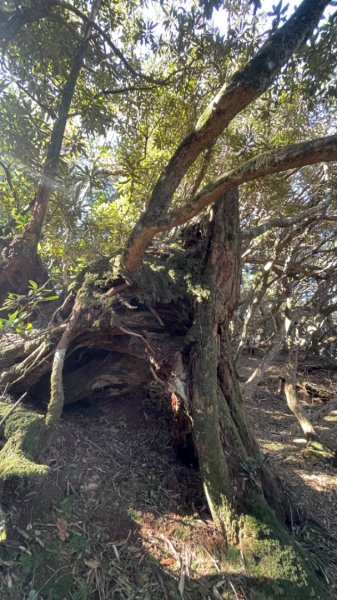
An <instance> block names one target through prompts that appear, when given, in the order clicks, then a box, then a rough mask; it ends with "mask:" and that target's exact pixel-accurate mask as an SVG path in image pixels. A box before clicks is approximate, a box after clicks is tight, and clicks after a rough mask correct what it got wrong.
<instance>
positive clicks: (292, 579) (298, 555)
mask: <svg viewBox="0 0 337 600" xmlns="http://www.w3.org/2000/svg"><path fill="white" fill-rule="evenodd" d="M249 504H250V506H249V514H248V513H246V514H245V515H243V516H242V523H241V525H242V527H241V536H240V549H241V552H242V556H243V557H244V562H245V567H246V570H247V572H248V573H249V575H250V576H251V577H252V581H255V584H254V585H253V587H254V595H253V596H252V598H254V600H272V599H276V598H287V600H309V599H310V598H315V600H323V598H324V596H323V595H322V583H321V582H320V581H319V579H318V576H316V574H315V572H314V569H313V567H312V565H311V562H310V559H309V557H308V556H305V554H304V552H302V550H301V548H300V547H299V546H298V545H296V544H295V543H294V540H293V538H292V537H291V536H290V535H289V534H288V533H287V531H286V530H285V529H284V528H283V527H281V526H280V524H279V523H278V521H277V520H276V518H275V516H274V513H273V512H272V511H271V510H270V508H269V506H268V505H267V504H266V502H265V501H264V500H263V498H259V497H256V498H254V499H253V500H252V502H249Z"/></svg>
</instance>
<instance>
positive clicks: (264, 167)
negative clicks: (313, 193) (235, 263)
mask: <svg viewBox="0 0 337 600" xmlns="http://www.w3.org/2000/svg"><path fill="white" fill-rule="evenodd" d="M335 160H337V135H333V136H329V137H326V138H319V139H317V140H312V141H310V142H301V143H299V144H289V145H287V146H282V147H281V148H278V149H277V150H272V151H270V152H267V153H266V154H260V155H259V156H257V157H256V158H252V159H251V160H248V161H247V162H245V163H243V164H242V165H240V166H239V167H237V168H236V169H233V170H232V171H230V172H229V173H225V174H224V175H222V176H221V177H219V178H218V179H217V180H215V181H214V182H211V183H209V184H208V185H207V186H205V187H204V188H203V189H202V190H201V191H200V192H199V194H197V196H195V197H194V198H192V199H191V200H190V201H189V202H187V204H185V206H183V207H181V208H179V209H177V210H175V211H172V212H171V213H169V214H168V215H167V216H166V217H164V219H162V220H158V227H160V229H159V231H162V230H165V229H171V228H172V227H177V225H182V224H183V223H186V222H187V221H189V220H190V219H192V217H194V216H196V215H197V214H198V213H199V212H201V210H203V209H204V208H206V206H209V205H210V204H213V203H214V202H216V201H217V200H218V198H220V197H221V195H222V194H223V193H224V192H226V191H227V190H229V189H231V188H232V187H235V186H237V185H240V184H242V183H247V182H248V181H253V180H254V179H260V178H262V177H266V176H267V175H272V174H274V173H280V172H281V171H287V170H289V169H293V168H295V167H303V166H306V165H309V164H315V163H318V162H325V161H335ZM330 201H331V200H330V199H329V200H326V201H325V202H324V203H321V204H320V208H319V209H318V207H317V206H316V207H313V208H312V209H308V210H307V211H306V216H307V217H308V216H310V214H312V213H313V214H315V212H316V211H317V210H320V209H323V208H325V206H327V205H328V204H329V202H330ZM302 218H303V217H302V216H300V217H299V218H298V221H301V220H302ZM290 219H294V221H293V223H297V220H296V219H297V217H290ZM273 221H274V222H275V221H276V219H274V220H273ZM278 221H279V222H281V221H282V222H284V218H281V219H279V220H278ZM290 224H292V223H291V222H287V223H286V224H285V225H284V226H287V225H290ZM264 226H265V225H261V226H260V227H261V228H263V227H264ZM273 226H277V225H271V227H273ZM278 226H282V223H281V225H278ZM269 228H270V227H269ZM265 230H267V229H265ZM261 233H263V231H261ZM244 236H245V237H248V238H249V237H250V236H249V235H248V234H244ZM252 237H253V236H252Z"/></svg>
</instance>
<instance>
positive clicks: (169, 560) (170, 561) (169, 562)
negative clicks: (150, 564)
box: [161, 558, 177, 567]
mask: <svg viewBox="0 0 337 600" xmlns="http://www.w3.org/2000/svg"><path fill="white" fill-rule="evenodd" d="M176 562H177V561H176V559H175V558H164V559H163V560H162V561H161V564H162V565H164V566H165V567H166V566H167V567H170V566H171V565H175V564H176Z"/></svg>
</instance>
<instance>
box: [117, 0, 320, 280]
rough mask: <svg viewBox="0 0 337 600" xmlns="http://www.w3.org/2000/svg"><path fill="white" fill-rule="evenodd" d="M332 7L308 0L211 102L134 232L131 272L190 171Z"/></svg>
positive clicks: (127, 258)
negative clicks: (201, 154) (327, 8)
mask: <svg viewBox="0 0 337 600" xmlns="http://www.w3.org/2000/svg"><path fill="white" fill-rule="evenodd" d="M328 4H329V0H303V2H302V3H301V5H300V6H299V8H298V9H297V10H296V11H295V13H294V14H293V15H292V17H290V19H289V20H288V21H287V22H286V23H285V24H284V25H283V26H282V27H281V28H280V29H279V30H277V31H276V33H275V34H274V35H273V36H272V37H271V38H270V39H269V40H268V41H267V42H266V43H265V44H264V45H263V46H262V48H261V49H260V50H259V51H258V52H257V54H256V55H255V56H254V57H253V58H252V59H251V60H250V61H249V62H248V63H247V65H246V66H245V67H244V68H243V69H242V70H240V71H238V72H237V73H235V75H234V76H233V77H232V78H231V80H230V81H229V84H228V85H224V86H223V87H222V88H221V90H220V92H219V93H218V95H217V96H216V97H215V98H214V99H213V101H212V102H211V103H210V104H209V106H208V107H207V109H206V110H205V111H204V113H203V114H202V115H201V117H200V119H199V121H198V122H197V124H196V126H195V128H194V129H193V130H192V131H191V133H190V134H189V135H188V136H187V137H185V139H184V140H183V141H182V142H181V144H180V145H179V147H178V148H177V150H176V152H175V153H174V155H173V156H172V158H171V160H170V161H169V163H168V164H167V166H166V168H165V169H164V171H163V172H162V174H161V175H160V177H159V179H158V181H157V183H156V185H155V187H154V190H153V192H152V195H151V198H150V200H149V204H148V208H147V210H146V212H145V213H144V214H143V215H142V216H141V218H140V219H139V221H138V223H137V224H136V226H135V227H134V229H133V231H132V233H131V236H130V238H129V241H128V244H127V247H126V250H125V253H124V257H123V260H124V266H125V268H126V269H127V270H128V271H129V272H134V271H136V270H137V268H138V267H139V265H140V263H141V260H142V256H143V254H144V252H145V249H146V247H147V245H148V244H149V243H150V242H151V239H152V237H153V235H155V233H156V232H158V219H159V220H160V219H162V216H163V215H165V214H166V213H167V211H168V208H169V205H170V203H171V200H172V197H173V194H174V192H175V191H176V189H177V187H178V185H179V183H180V182H181V180H182V179H183V177H184V175H185V174H186V172H187V170H188V169H189V167H190V166H191V165H192V164H193V162H194V161H195V160H196V158H197V157H198V156H199V155H200V153H201V152H202V151H203V150H205V149H206V148H208V147H209V146H210V145H211V144H212V143H213V142H214V141H215V140H216V139H217V138H218V136H219V135H220V134H221V133H222V132H223V131H224V130H225V128H226V127H227V126H228V124H229V123H230V122H231V121H232V120H233V119H234V117H235V116H236V115H238V114H239V113H240V112H241V111H242V110H243V109H244V108H246V106H248V105H249V104H251V102H253V100H255V99H256V98H258V97H259V96H261V94H263V92H264V91H265V90H266V89H268V87H269V86H270V85H271V83H272V82H273V81H274V79H275V78H276V76H277V75H278V74H279V72H280V70H281V69H282V67H283V66H284V65H285V64H286V63H287V61H288V60H289V59H290V58H291V56H292V55H293V54H294V52H296V50H298V49H299V48H300V47H301V46H302V45H303V43H304V42H305V41H306V39H307V38H308V37H309V36H310V35H311V33H312V32H313V31H314V29H315V27H316V25H317V23H318V21H319V19H320V17H321V15H322V13H323V11H324V9H325V8H326V6H328ZM226 189H228V188H226ZM210 202H213V200H211V201H210ZM200 210H201V208H200ZM197 212H199V210H197ZM197 212H196V213H194V214H197ZM192 216H193V215H192ZM189 218H190V217H189ZM182 222H184V221H182Z"/></svg>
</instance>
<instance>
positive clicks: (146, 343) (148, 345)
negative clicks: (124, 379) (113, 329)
mask: <svg viewBox="0 0 337 600" xmlns="http://www.w3.org/2000/svg"><path fill="white" fill-rule="evenodd" d="M119 329H120V330H121V331H123V333H127V334H128V335H134V336H135V337H138V338H140V339H141V340H142V342H143V343H144V344H145V346H146V347H147V349H148V350H149V351H150V353H151V354H154V350H153V348H152V346H151V344H149V342H148V341H147V339H146V338H145V337H144V336H143V335H141V334H140V333H136V332H135V331H131V329H127V328H126V327H122V325H120V326H119Z"/></svg>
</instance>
